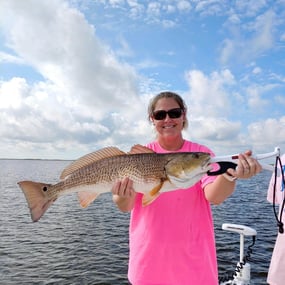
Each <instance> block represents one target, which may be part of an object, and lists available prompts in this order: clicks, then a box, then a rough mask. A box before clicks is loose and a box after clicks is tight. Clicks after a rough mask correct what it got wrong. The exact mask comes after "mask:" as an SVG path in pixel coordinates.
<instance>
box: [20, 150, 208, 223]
mask: <svg viewBox="0 0 285 285" xmlns="http://www.w3.org/2000/svg"><path fill="white" fill-rule="evenodd" d="M210 160H211V156H210V154H209V153H205V152H185V153H182V152H177V153H163V154H159V153H154V152H153V151H152V150H150V149H148V148H146V147H143V146H141V145H135V146H134V147H133V148H132V149H131V151H130V153H125V152H123V151H121V150H120V149H118V148H116V147H107V148H103V149H101V150H98V151H96V152H93V153H90V154H87V155H85V156H83V157H81V158H79V159H78V160H76V161H74V162H73V163H71V164H70V165H69V166H67V167H66V168H65V169H64V170H63V171H62V173H61V175H60V180H59V182H58V183H56V184H54V185H52V184H48V183H40V182H33V181H21V182H18V184H19V186H20V188H21V189H22V191H23V192H24V195H25V197H26V200H27V203H28V206H29V209H30V213H31V218H32V220H33V221H34V222H36V221H38V220H39V219H40V218H41V217H42V215H43V214H44V213H45V212H46V210H47V209H48V208H49V207H50V206H51V205H52V203H54V202H55V201H56V200H57V198H59V197H60V196H62V195H66V194H69V193H74V192H77V193H78V198H79V203H80V205H81V207H83V208H85V207H87V206H88V205H89V204H90V203H92V202H93V201H94V200H95V199H96V198H97V197H98V195H100V194H101V193H105V192H110V191H111V189H112V186H113V185H114V183H115V182H116V181H118V180H122V179H123V178H125V177H129V178H130V179H131V180H133V188H134V190H135V191H136V192H140V193H143V194H144V196H143V202H142V203H143V206H146V205H148V204H150V203H152V202H153V201H154V200H155V199H156V198H157V197H158V196H159V195H160V193H162V192H167V191H173V190H176V189H178V188H179V189H181V188H182V189H186V188H189V187H190V186H192V185H194V184H195V183H197V182H198V181H199V180H200V179H201V178H202V176H203V175H205V174H206V173H207V172H208V171H210V170H211V161H210Z"/></svg>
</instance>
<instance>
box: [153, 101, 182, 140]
mask: <svg viewBox="0 0 285 285" xmlns="http://www.w3.org/2000/svg"><path fill="white" fill-rule="evenodd" d="M179 108H180V107H179V105H178V103H177V102H176V101H175V99H173V98H161V99H159V100H158V101H157V103H156V105H155V108H154V112H153V113H157V111H162V110H163V111H169V110H172V109H179ZM176 111H177V110H176ZM178 114H179V110H178ZM174 115H176V116H177V113H176V114H175V111H174ZM185 116H186V114H185V113H184V112H182V114H181V116H180V117H179V118H170V116H169V114H167V115H166V117H165V118H164V119H162V120H158V119H156V118H155V116H151V119H152V121H153V123H154V125H155V128H156V130H157V132H158V135H159V136H163V137H167V136H177V135H180V134H181V131H182V129H183V125H184V121H185ZM162 117H163V116H162Z"/></svg>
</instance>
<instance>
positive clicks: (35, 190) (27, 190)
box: [18, 181, 56, 222]
mask: <svg viewBox="0 0 285 285" xmlns="http://www.w3.org/2000/svg"><path fill="white" fill-rule="evenodd" d="M18 185H19V186H20V188H21V189H22V191H23V193H24V195H25V197H26V200H27V203H28V206H29V209H30V213H31V218H32V220H33V222H37V221H38V220H39V219H40V218H41V217H42V215H43V214H44V213H45V212H46V210H47V209H48V208H49V207H50V206H51V204H52V203H53V202H54V201H55V200H56V198H55V199H50V198H49V197H48V195H47V194H46V193H45V192H46V191H47V189H48V188H49V187H50V186H51V185H50V184H44V183H39V182H33V181H21V182H18Z"/></svg>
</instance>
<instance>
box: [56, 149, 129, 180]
mask: <svg viewBox="0 0 285 285" xmlns="http://www.w3.org/2000/svg"><path fill="white" fill-rule="evenodd" d="M125 154H126V153H125V152H123V151H121V150H120V149H118V148H117V147H105V148H102V149H100V150H97V151H94V152H91V153H89V154H86V155H84V156H82V157H80V158H79V159H77V160H75V161H74V162H72V163H71V164H70V165H68V166H67V167H66V168H65V169H64V170H63V171H62V173H61V175H60V179H65V178H66V177H67V176H68V175H70V174H72V173H73V172H74V171H76V170H78V169H80V168H82V167H85V166H87V165H90V164H92V163H93V162H95V161H99V160H101V159H103V158H108V157H113V156H118V155H125Z"/></svg>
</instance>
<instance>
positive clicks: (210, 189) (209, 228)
mask: <svg viewBox="0 0 285 285" xmlns="http://www.w3.org/2000/svg"><path fill="white" fill-rule="evenodd" d="M186 113H187V108H186V105H185V103H184V101H183V99H182V98H181V97H180V96H179V95H178V94H175V93H173V92H162V93H160V94H158V95H157V96H155V97H154V98H153V100H152V101H151V102H150V105H149V109H148V115H149V119H150V121H151V122H152V123H153V124H154V126H155V129H156V131H157V139H156V141H154V142H151V143H149V144H148V145H147V147H149V148H150V149H152V150H153V151H155V152H157V153H166V152H197V151H201V152H208V153H211V155H214V154H213V152H212V151H211V150H210V149H209V148H207V147H205V146H203V145H199V144H197V143H194V142H190V141H187V140H184V139H183V136H182V130H183V129H184V128H186V126H187V118H186ZM250 155H251V152H250V151H248V152H245V153H244V154H240V155H239V160H238V168H237V170H234V169H229V170H228V174H225V175H219V176H217V177H213V176H211V177H210V176H207V175H205V176H204V177H203V178H202V179H201V180H200V181H199V182H198V183H196V184H195V185H194V186H192V187H190V188H189V189H187V190H183V191H172V192H168V193H163V194H161V195H160V196H159V197H158V198H157V199H156V200H155V201H154V202H153V203H151V204H150V205H148V206H145V207H142V194H140V193H136V192H135V191H134V189H133V188H132V185H133V183H132V181H131V180H130V179H128V178H127V179H124V180H123V181H119V182H117V183H116V184H115V185H114V187H113V189H112V192H113V200H114V202H115V203H116V204H117V206H118V208H119V209H120V210H121V211H131V220H130V258H129V272H128V277H129V280H130V282H131V284H133V285H191V284H194V285H200V284H206V285H217V284H218V272H217V261H216V249H215V240H214V227H213V221H212V214H211V208H210V203H213V204H219V203H221V202H223V201H224V200H225V199H226V198H227V197H228V196H229V195H231V194H232V192H233V191H234V188H235V179H236V178H249V177H251V176H253V175H255V174H257V173H258V172H259V171H260V170H261V166H260V165H259V163H258V162H257V161H256V160H255V159H253V158H252V157H251V156H250Z"/></svg>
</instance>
